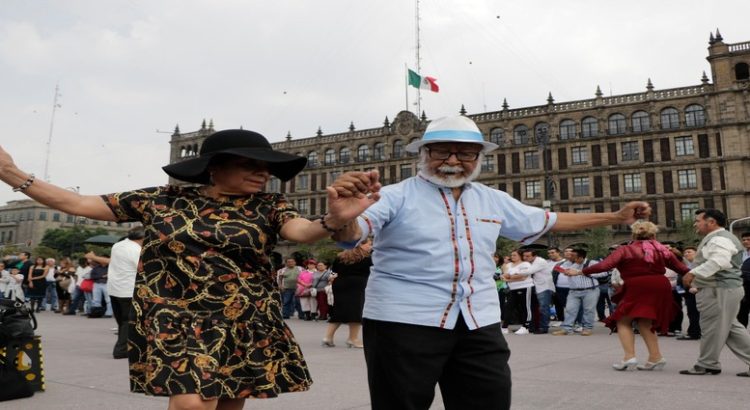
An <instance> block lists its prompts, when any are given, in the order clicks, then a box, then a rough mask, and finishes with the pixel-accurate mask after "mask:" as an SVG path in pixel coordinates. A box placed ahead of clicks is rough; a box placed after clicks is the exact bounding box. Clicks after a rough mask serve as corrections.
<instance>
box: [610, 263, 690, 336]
mask: <svg viewBox="0 0 750 410" xmlns="http://www.w3.org/2000/svg"><path fill="white" fill-rule="evenodd" d="M623 280H624V282H625V283H624V284H623V286H622V288H620V290H619V291H618V292H617V293H615V295H614V296H612V302H614V303H616V304H617V307H616V308H615V311H614V313H612V315H610V316H609V317H608V318H607V319H605V321H604V324H605V325H607V327H609V328H610V329H612V330H614V329H615V328H616V327H617V321H618V320H620V319H622V318H623V317H630V318H633V319H649V320H652V321H653V325H652V326H651V329H652V330H654V331H655V332H660V333H661V332H667V331H668V330H669V322H671V321H672V319H674V317H675V315H676V314H677V311H678V309H679V307H678V306H677V304H676V303H675V302H674V299H673V298H672V285H671V284H670V283H669V279H667V277H666V276H664V275H653V274H651V275H642V276H630V277H624V278H623Z"/></svg>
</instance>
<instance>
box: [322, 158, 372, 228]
mask: <svg viewBox="0 0 750 410" xmlns="http://www.w3.org/2000/svg"><path fill="white" fill-rule="evenodd" d="M378 179H380V174H379V172H378V171H377V170H372V171H366V172H347V173H344V174H343V175H341V176H339V177H338V178H337V179H336V181H334V182H333V184H332V185H331V186H329V187H327V188H326V191H327V193H328V215H329V218H330V219H331V220H332V221H334V222H336V223H339V222H340V223H341V224H344V223H346V222H347V221H350V220H352V219H354V218H356V217H357V216H359V215H360V214H361V213H362V212H364V211H365V209H367V208H369V207H370V206H371V205H372V204H374V203H375V202H377V201H378V200H379V199H380V188H381V187H382V185H381V184H380V182H378Z"/></svg>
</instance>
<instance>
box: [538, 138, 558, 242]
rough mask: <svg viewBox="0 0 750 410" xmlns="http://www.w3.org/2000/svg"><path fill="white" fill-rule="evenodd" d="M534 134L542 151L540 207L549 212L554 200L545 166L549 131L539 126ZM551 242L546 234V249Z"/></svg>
mask: <svg viewBox="0 0 750 410" xmlns="http://www.w3.org/2000/svg"><path fill="white" fill-rule="evenodd" d="M536 134H537V135H536V140H537V144H539V149H540V150H541V151H542V155H541V157H542V158H541V160H542V170H544V200H543V201H542V207H543V208H544V209H545V210H546V211H550V210H552V201H553V199H554V198H555V182H554V181H553V180H552V176H550V169H549V167H548V166H547V162H548V157H549V154H548V152H547V146H548V145H549V129H548V128H547V127H543V126H540V127H538V128H537V129H536ZM553 242H554V238H553V234H552V233H550V232H547V247H552V245H553Z"/></svg>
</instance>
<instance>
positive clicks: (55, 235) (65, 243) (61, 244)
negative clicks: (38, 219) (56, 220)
mask: <svg viewBox="0 0 750 410" xmlns="http://www.w3.org/2000/svg"><path fill="white" fill-rule="evenodd" d="M106 234H107V230H106V229H104V228H96V229H89V228H86V227H83V226H79V225H76V226H74V227H73V228H56V229H47V231H45V232H44V237H42V241H41V242H40V243H39V245H40V246H46V247H49V248H52V249H54V250H56V251H57V252H59V253H61V254H63V255H68V256H70V255H73V254H76V253H83V252H85V251H86V247H85V246H84V243H83V241H85V240H86V239H88V238H90V237H92V236H95V235H106Z"/></svg>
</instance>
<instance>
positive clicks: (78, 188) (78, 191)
mask: <svg viewBox="0 0 750 410" xmlns="http://www.w3.org/2000/svg"><path fill="white" fill-rule="evenodd" d="M65 189H67V190H70V191H73V192H75V193H76V194H78V193H80V191H81V187H79V186H74V187H70V186H69V187H67V188H65ZM76 222H78V216H77V215H73V233H74V234H75V230H76ZM74 249H75V243H73V241H72V240H71V241H70V255H69V256H70V257H71V259H72V258H73V250H74Z"/></svg>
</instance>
